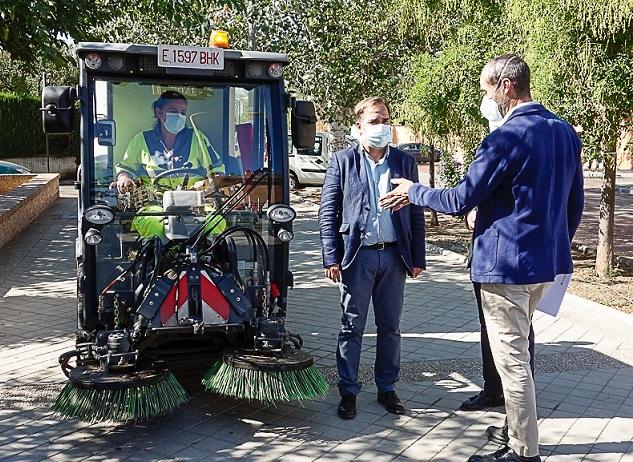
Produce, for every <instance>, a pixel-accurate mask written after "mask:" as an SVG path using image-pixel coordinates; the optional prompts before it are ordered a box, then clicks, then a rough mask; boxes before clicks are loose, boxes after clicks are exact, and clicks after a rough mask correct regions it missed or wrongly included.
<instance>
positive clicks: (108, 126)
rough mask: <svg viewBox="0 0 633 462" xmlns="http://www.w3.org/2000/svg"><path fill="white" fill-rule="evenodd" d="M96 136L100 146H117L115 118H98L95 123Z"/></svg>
mask: <svg viewBox="0 0 633 462" xmlns="http://www.w3.org/2000/svg"><path fill="white" fill-rule="evenodd" d="M95 137H96V138H97V142H98V143H99V146H115V145H116V123H115V122H114V120H98V121H97V123H96V124H95Z"/></svg>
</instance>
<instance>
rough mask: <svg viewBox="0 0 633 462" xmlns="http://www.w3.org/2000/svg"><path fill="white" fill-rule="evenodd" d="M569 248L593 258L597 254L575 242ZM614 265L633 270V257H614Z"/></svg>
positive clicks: (591, 248) (593, 249) (592, 248)
mask: <svg viewBox="0 0 633 462" xmlns="http://www.w3.org/2000/svg"><path fill="white" fill-rule="evenodd" d="M632 194H633V193H632ZM571 248H572V249H574V250H577V251H579V252H582V253H583V254H585V255H591V256H592V257H595V256H596V253H597V251H596V248H595V247H592V246H589V245H585V244H579V243H577V242H572V244H571ZM615 264H616V266H620V267H622V268H633V257H625V256H622V255H621V256H616V257H615Z"/></svg>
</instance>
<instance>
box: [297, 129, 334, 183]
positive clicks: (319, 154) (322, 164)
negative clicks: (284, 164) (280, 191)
mask: <svg viewBox="0 0 633 462" xmlns="http://www.w3.org/2000/svg"><path fill="white" fill-rule="evenodd" d="M288 145H289V146H290V147H291V151H290V153H289V154H288V159H289V161H288V163H289V166H290V189H297V188H300V187H302V186H322V185H323V180H325V172H326V170H327V166H328V163H329V162H330V153H329V149H328V135H327V133H317V135H316V137H315V139H314V148H312V149H297V148H295V147H293V146H292V143H288Z"/></svg>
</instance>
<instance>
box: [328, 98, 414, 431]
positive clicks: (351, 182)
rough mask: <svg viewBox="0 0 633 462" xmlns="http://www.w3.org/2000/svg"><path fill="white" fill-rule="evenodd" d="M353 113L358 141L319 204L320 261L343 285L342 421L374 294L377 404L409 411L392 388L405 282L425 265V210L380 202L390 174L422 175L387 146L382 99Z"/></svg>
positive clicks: (349, 408) (333, 164)
mask: <svg viewBox="0 0 633 462" xmlns="http://www.w3.org/2000/svg"><path fill="white" fill-rule="evenodd" d="M354 112H355V115H356V128H357V129H358V132H359V135H360V144H359V145H358V146H356V147H353V148H348V149H345V150H343V151H339V152H337V153H336V154H334V156H333V157H332V159H331V161H330V165H329V166H328V170H327V173H326V176H325V182H324V184H323V190H322V193H321V207H320V208H319V229H320V233H321V246H322V251H323V267H324V268H325V274H326V276H327V277H328V278H330V279H331V280H333V281H334V282H337V283H339V284H340V290H341V308H342V311H343V313H342V319H341V330H340V332H339V336H338V347H337V350H336V364H337V369H338V374H339V384H338V387H339V391H340V393H341V402H340V404H339V407H338V415H339V416H340V417H341V418H342V419H353V418H354V417H355V416H356V395H357V394H358V393H359V391H360V384H359V383H358V368H359V363H360V353H361V345H362V340H363V332H364V330H365V323H366V321H367V312H368V310H369V302H370V300H371V301H372V302H373V306H374V316H375V321H376V327H377V331H378V332H377V341H376V363H375V380H376V386H377V387H378V402H379V403H380V404H382V405H383V406H384V407H385V409H387V410H388V411H389V412H392V413H395V414H404V412H405V409H404V404H403V403H402V401H400V399H399V398H398V395H397V394H396V388H395V384H396V382H397V381H398V376H399V373H400V318H401V315H402V305H403V302H404V283H405V279H406V275H407V273H408V274H409V275H410V276H411V277H414V278H415V277H417V276H418V275H419V274H420V272H421V271H422V269H423V268H425V254H424V212H423V210H422V208H421V207H415V206H414V207H410V208H407V209H406V210H401V211H398V212H391V211H390V210H389V209H383V208H382V207H381V206H380V203H379V200H380V197H381V196H383V195H385V194H386V193H387V192H389V191H390V190H391V183H390V180H391V179H393V178H409V179H411V180H413V181H417V180H418V170H417V165H416V162H415V160H414V159H413V157H411V156H409V155H408V154H405V153H403V152H402V151H399V150H397V149H395V148H393V147H391V146H389V142H390V141H391V126H390V125H389V109H388V107H387V105H386V103H385V101H384V100H383V99H382V98H379V97H370V98H366V99H364V100H363V101H361V102H360V103H358V104H357V105H356V108H355V111H354Z"/></svg>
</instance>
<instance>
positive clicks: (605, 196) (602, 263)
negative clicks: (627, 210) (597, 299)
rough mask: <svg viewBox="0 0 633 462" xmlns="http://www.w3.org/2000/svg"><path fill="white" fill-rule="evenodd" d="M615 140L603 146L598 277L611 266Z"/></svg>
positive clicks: (606, 273)
mask: <svg viewBox="0 0 633 462" xmlns="http://www.w3.org/2000/svg"><path fill="white" fill-rule="evenodd" d="M615 146H616V141H615V139H612V140H610V141H609V143H608V144H607V145H606V146H604V147H603V152H602V159H603V164H604V176H603V178H602V189H601V191H600V221H599V223H598V249H597V254H596V267H595V271H596V274H597V275H598V276H599V277H602V278H605V277H608V276H609V275H610V274H611V269H612V267H613V227H614V220H615V171H616V165H617V162H616V161H617V155H616V152H615Z"/></svg>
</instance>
